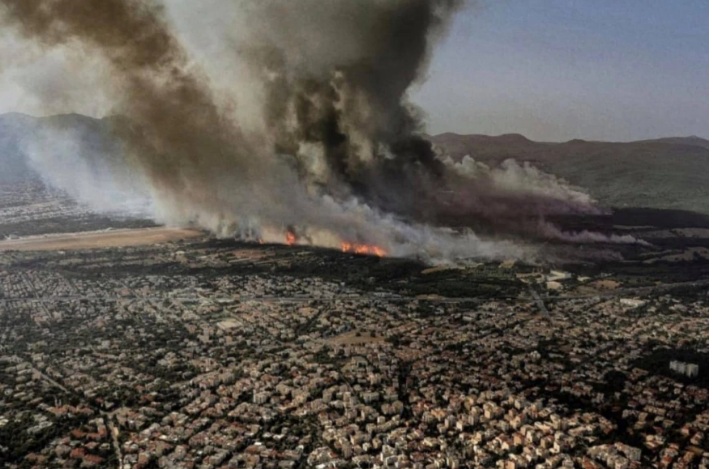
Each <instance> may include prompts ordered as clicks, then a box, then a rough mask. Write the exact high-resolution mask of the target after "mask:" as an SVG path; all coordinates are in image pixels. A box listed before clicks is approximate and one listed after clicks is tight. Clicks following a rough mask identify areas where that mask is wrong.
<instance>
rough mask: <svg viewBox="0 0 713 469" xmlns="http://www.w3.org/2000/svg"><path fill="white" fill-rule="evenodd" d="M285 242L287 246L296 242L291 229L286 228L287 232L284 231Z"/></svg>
mask: <svg viewBox="0 0 713 469" xmlns="http://www.w3.org/2000/svg"><path fill="white" fill-rule="evenodd" d="M285 242H286V243H287V244H288V245H289V246H292V245H294V244H295V243H296V242H297V236H295V234H294V233H293V232H292V231H290V230H287V233H285Z"/></svg>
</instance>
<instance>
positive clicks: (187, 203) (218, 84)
mask: <svg viewBox="0 0 713 469" xmlns="http://www.w3.org/2000/svg"><path fill="white" fill-rule="evenodd" d="M199 3H200V2H182V3H180V2H176V3H172V2H169V3H166V4H163V3H162V2H160V1H159V0H105V1H102V2H75V1H72V0H55V1H52V2H47V1H44V0H4V2H3V7H4V8H3V9H1V10H0V22H1V23H2V25H3V28H4V30H8V31H9V34H11V33H14V34H15V35H16V39H17V40H18V41H27V43H28V50H30V49H31V50H35V49H37V48H44V49H50V48H55V49H59V50H60V51H61V52H62V53H64V54H65V55H66V56H67V57H75V58H76V59H77V60H76V63H74V64H73V67H72V70H73V71H74V70H76V73H78V74H79V73H81V74H91V73H98V72H97V70H102V73H104V75H102V80H97V83H100V84H101V85H99V86H101V89H100V90H96V91H97V93H99V92H101V94H102V95H103V96H106V99H107V100H108V101H109V102H110V103H111V112H112V113H114V114H117V115H119V116H120V117H115V118H111V119H107V120H105V122H106V123H107V124H109V125H110V126H111V128H112V132H113V134H112V135H113V137H114V138H115V139H117V140H118V141H119V142H120V143H121V144H120V145H119V147H120V148H121V151H122V152H123V153H122V155H121V156H120V157H117V158H116V161H115V162H114V163H113V165H114V166H123V167H125V168H128V169H127V170H126V171H125V172H127V173H128V174H131V175H132V177H130V178H126V179H130V180H131V181H132V183H135V181H143V182H142V184H145V185H146V187H145V191H144V192H145V194H146V197H149V198H150V199H151V200H150V203H149V204H147V205H148V206H150V207H151V210H152V211H153V213H152V214H153V217H154V218H155V219H156V221H158V222H170V223H172V224H192V225H198V226H201V227H203V228H206V229H208V230H211V231H213V232H214V233H216V234H218V235H219V236H226V237H239V238H240V237H242V238H244V239H252V240H258V239H266V238H265V233H266V232H267V231H277V232H280V235H279V240H280V242H284V243H286V244H295V243H297V242H298V241H299V242H300V243H306V244H314V245H319V246H325V247H331V248H335V249H339V247H340V246H341V249H342V250H343V251H347V252H356V253H360V254H371V255H376V256H383V255H386V253H387V252H388V253H389V255H390V256H391V255H393V256H416V255H417V256H420V257H423V254H424V253H428V256H429V257H434V258H439V259H444V258H447V259H458V258H462V257H490V258H506V257H518V258H524V257H528V256H530V255H532V248H531V246H530V245H529V244H528V242H527V241H526V240H527V239H529V238H537V239H559V240H566V239H576V240H577V242H580V241H582V240H583V239H585V238H586V239H592V240H595V241H599V240H600V238H597V237H596V236H593V235H592V234H585V235H582V236H572V235H571V234H569V233H567V234H565V233H562V232H561V231H559V230H558V229H557V228H556V227H553V226H552V225H550V224H546V223H542V220H543V219H544V218H545V217H548V216H550V215H557V214H570V213H595V212H596V211H597V209H596V208H595V207H593V206H592V205H591V203H590V201H589V200H586V199H582V198H577V197H570V194H568V193H565V194H564V195H562V194H561V193H558V192H553V193H549V192H547V191H538V192H533V191H528V190H527V189H526V188H518V187H516V188H513V187H509V186H507V185H504V184H503V183H502V181H501V180H500V179H503V178H500V179H498V178H497V177H496V176H497V175H496V176H493V175H492V174H485V173H477V174H475V173H473V172H472V171H466V170H465V169H464V168H455V167H454V166H453V165H452V164H449V163H448V161H449V160H448V159H447V158H443V157H442V156H441V155H438V154H436V152H435V151H434V149H433V148H432V146H431V144H430V143H429V142H428V140H426V139H425V138H424V136H423V135H422V134H421V128H422V123H421V121H420V117H419V115H418V113H416V112H414V110H413V109H414V108H413V106H411V105H410V104H409V103H408V99H407V92H408V90H409V88H410V87H411V85H412V84H413V83H414V82H415V81H417V80H418V79H420V78H421V77H422V76H423V73H424V71H425V70H426V68H427V65H428V59H429V58H430V53H431V50H432V46H433V42H434V40H435V39H437V38H438V37H440V36H441V35H442V33H443V32H444V30H445V29H446V27H447V25H448V23H449V20H450V18H451V17H452V15H453V14H454V12H456V11H457V10H458V8H459V7H460V6H461V4H462V3H463V2H462V1H459V0H386V1H384V0H363V1H359V2H355V1H351V0H341V1H326V0H302V1H300V2H282V1H275V0H266V1H260V2H255V1H251V0H239V1H227V0H225V1H221V0H216V1H213V2H211V3H210V7H206V6H204V5H202V4H200V5H198V4H199ZM197 22H198V23H200V24H197ZM201 47H202V48H203V49H201ZM18 50H19V49H18ZM87 57H91V58H92V60H93V61H92V60H90V61H88V60H86V58H87ZM97 63H98V64H101V66H100V67H96V66H95V65H96V64H97ZM226 70H228V71H230V72H231V73H232V72H234V76H230V77H229V79H226ZM228 75H230V73H228ZM67 81H68V82H71V80H66V77H65V79H64V80H63V82H67ZM58 86H59V85H58ZM60 88H61V87H60ZM58 94H61V89H60V90H58ZM57 98H58V99H59V98H60V96H57ZM77 99H79V98H77ZM69 104H70V105H71V104H72V103H69ZM75 139H76V136H74V135H71V134H68V133H67V132H65V131H64V130H62V129H58V130H57V133H56V134H55V135H53V145H42V146H41V147H39V148H35V150H36V153H41V154H42V155H39V156H37V155H35V156H36V158H35V159H36V160H37V161H56V160H57V158H52V155H50V156H49V157H45V156H46V155H44V153H47V152H53V151H60V150H55V149H54V148H70V149H71V148H75V147H76V145H75V143H76V142H75ZM63 141H64V142H68V144H67V145H55V144H54V142H63ZM79 144H82V142H80V143H79ZM50 147H51V148H50ZM55 166H56V165H55ZM466 169H467V168H466ZM107 171H110V172H111V171H113V169H109V170H107ZM504 179H507V178H504ZM68 180H70V181H71V180H72V178H69V179H68ZM70 184H71V183H70ZM101 189H102V188H97V190H101ZM131 190H132V191H134V192H136V190H135V188H134V187H133V186H132V187H131ZM85 193H87V192H86V191H85ZM444 194H447V195H444ZM88 197H89V198H91V196H88ZM285 226H299V227H301V229H302V227H305V228H304V231H305V233H307V232H309V236H306V235H304V236H303V233H302V231H300V233H299V235H298V234H297V233H296V232H295V231H293V230H288V231H287V233H284V231H283V230H281V229H280V228H279V227H285ZM453 226H458V227H468V230H462V229H459V230H453V229H450V228H449V227H453ZM246 233H249V235H248V236H245V234H246ZM354 239H358V240H360V241H359V242H358V243H356V242H350V241H346V240H354ZM605 242H606V240H605Z"/></svg>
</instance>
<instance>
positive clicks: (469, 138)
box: [431, 133, 708, 214]
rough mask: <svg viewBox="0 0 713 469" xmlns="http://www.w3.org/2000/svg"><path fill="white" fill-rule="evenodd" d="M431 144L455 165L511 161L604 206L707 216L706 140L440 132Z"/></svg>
mask: <svg viewBox="0 0 713 469" xmlns="http://www.w3.org/2000/svg"><path fill="white" fill-rule="evenodd" d="M431 140H432V141H433V143H434V144H435V145H436V146H437V147H440V148H441V149H442V150H443V151H445V152H446V153H448V154H449V155H450V156H451V158H453V159H454V160H455V161H461V160H462V159H463V157H465V155H470V156H471V158H473V159H474V160H476V161H481V162H483V163H486V164H488V165H489V166H495V165H498V164H500V163H501V162H502V161H504V160H506V159H508V158H512V159H515V160H517V161H520V162H524V161H528V162H530V163H532V164H533V165H535V166H537V167H538V168H540V169H542V170H544V171H547V172H549V173H552V174H555V175H556V176H559V177H561V178H564V179H566V180H567V181H569V182H570V183H572V184H574V185H577V186H579V187H581V188H583V189H585V190H586V191H587V192H588V193H590V194H591V195H592V196H593V197H594V198H596V199H597V200H598V201H599V202H600V203H601V204H602V205H605V206H609V207H648V208H659V209H679V210H691V211H694V212H698V213H706V214H707V213H708V141H707V140H704V139H701V138H697V137H685V138H663V139H658V140H644V141H638V142H626V143H618V142H617V143H614V142H589V141H584V140H571V141H569V142H564V143H544V142H533V141H531V140H528V139H527V138H526V137H523V136H522V135H517V134H506V135H502V136H499V137H490V136H486V135H477V134H476V135H458V134H454V133H444V134H440V135H436V136H433V137H431Z"/></svg>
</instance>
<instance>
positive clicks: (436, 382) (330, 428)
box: [0, 245, 709, 469]
mask: <svg viewBox="0 0 713 469" xmlns="http://www.w3.org/2000/svg"><path fill="white" fill-rule="evenodd" d="M281 252H282V251H281ZM307 255H310V254H309V253H307V254H300V253H299V252H295V253H289V254H284V255H280V254H279V253H275V252H272V251H270V250H269V249H267V248H265V249H263V250H262V251H261V250H259V249H257V250H255V252H249V250H243V251H240V250H238V251H235V250H234V249H233V250H231V251H229V252H228V251H226V250H221V249H212V248H208V247H201V246H200V245H196V246H191V245H182V246H179V247H177V246H175V245H168V246H154V247H144V248H131V249H128V248H127V249H122V250H98V251H92V252H78V253H69V252H68V253H46V254H39V253H2V254H0V461H2V462H3V463H4V464H5V465H6V466H7V467H38V468H39V467H47V466H59V467H120V468H144V467H156V466H158V467H165V468H240V467H249V468H298V467H320V468H332V467H345V468H346V467H383V468H390V467H393V468H397V467H401V468H403V467H410V468H424V469H425V468H429V469H431V468H461V467H474V468H475V467H496V468H531V467H536V468H555V467H571V468H580V467H581V468H616V469H620V468H643V467H661V468H688V467H700V468H703V467H708V458H709V453H708V446H707V445H708V443H707V441H708V431H709V429H708V389H707V386H705V385H703V384H702V383H701V382H699V381H697V380H696V379H695V378H696V375H697V374H698V375H699V376H700V375H701V374H702V373H701V372H702V369H700V370H699V369H696V373H693V372H690V373H688V372H687V371H686V370H689V368H688V367H689V365H691V366H696V365H698V363H692V362H691V361H688V362H686V361H681V360H682V359H679V358H678V356H677V355H676V354H677V353H679V351H684V350H685V351H686V353H688V354H689V356H690V354H695V353H702V352H707V349H708V306H707V304H705V303H704V302H701V301H686V300H681V299H679V298H677V297H675V296H672V295H669V294H666V293H665V292H661V293H657V292H653V293H649V294H647V295H645V296H636V295H632V294H631V292H627V295H629V297H630V298H633V299H635V300H636V302H635V303H632V302H622V301H620V298H619V297H617V296H614V295H612V296H601V297H600V296H582V295H578V296H576V297H575V296H572V297H570V298H568V297H567V296H566V286H567V282H565V281H564V280H568V278H564V277H562V276H560V277H558V279H556V280H552V279H550V280H547V281H549V282H553V281H557V282H561V284H562V285H563V287H562V289H560V294H561V296H559V297H547V296H546V291H545V289H543V297H544V300H543V299H542V298H540V297H538V298H537V299H535V298H533V296H532V295H531V294H530V291H531V288H533V287H532V285H527V284H524V283H523V294H522V295H521V296H520V297H519V298H518V299H503V300H494V299H491V300H483V301H479V302H476V301H473V300H472V299H468V300H467V301H466V300H463V301H459V300H458V299H448V298H440V297H437V296H431V297H423V298H417V297H410V296H404V295H399V294H396V293H393V292H385V291H378V288H377V289H376V290H375V291H362V290H360V289H357V288H355V287H353V286H350V283H349V282H348V281H345V280H343V279H340V278H338V277H336V276H334V277H330V276H328V275H322V276H320V275H319V272H314V273H312V274H310V275H292V274H286V273H284V272H285V271H289V269H283V268H271V266H275V265H278V266H279V265H282V266H283V267H284V265H285V263H287V262H299V260H300V259H301V258H304V257H305V256H307ZM300 256H302V257H300ZM70 267H71V268H70ZM563 279H564V280H563ZM632 304H633V305H634V306H632ZM654 350H659V351H660V350H670V356H666V357H664V358H661V359H658V358H657V357H650V356H649V355H650V354H651V352H652V351H654ZM679 362H680V363H679ZM679 369H683V370H684V372H683V373H682V374H681V373H679V372H678V370H679ZM690 369H691V370H693V368H690ZM672 371H673V372H675V373H672Z"/></svg>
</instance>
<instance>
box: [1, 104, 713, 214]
mask: <svg viewBox="0 0 713 469" xmlns="http://www.w3.org/2000/svg"><path fill="white" fill-rule="evenodd" d="M116 122H117V121H116V120H114V121H110V120H109V119H93V118H90V117H86V116H82V115H78V114H66V115H60V116H52V117H43V118H35V117H31V116H27V115H24V114H17V113H10V114H3V115H0V183H2V182H3V181H5V182H7V181H15V180H22V179H27V178H32V176H33V174H34V171H33V170H32V169H31V168H32V167H33V163H34V164H35V165H37V164H38V163H37V161H35V162H33V161H28V158H26V157H25V155H24V153H23V143H26V142H32V143H33V144H34V145H35V146H36V148H37V147H38V146H39V148H40V149H41V150H42V151H41V152H40V153H41V154H42V155H43V161H42V162H41V163H40V164H41V165H42V166H43V167H44V168H45V169H47V168H49V170H50V171H49V173H50V176H52V175H60V174H62V175H63V174H65V173H68V171H67V170H68V169H70V168H72V169H70V171H69V172H70V174H67V175H66V176H67V177H70V176H72V175H71V171H76V170H78V169H79V168H80V167H81V169H82V170H83V171H84V172H83V174H86V175H88V176H87V177H90V179H96V178H97V175H101V174H109V173H110V174H112V178H114V179H117V178H119V179H122V180H124V181H132V180H133V179H135V176H134V175H133V174H132V173H131V171H130V170H129V168H128V167H127V165H126V163H125V161H123V156H122V152H121V150H120V148H119V146H118V143H117V141H116V139H114V138H112V137H111V132H110V127H111V123H116ZM58 135H71V137H72V138H71V141H72V142H81V144H79V145H74V144H73V145H71V146H66V145H65V146H62V145H57V142H58V138H57V136H58ZM431 139H432V141H433V142H434V144H435V145H436V146H437V147H439V148H441V149H442V150H443V151H445V152H446V153H447V154H448V155H450V157H451V158H452V159H454V160H455V161H461V160H462V159H463V157H464V156H465V155H470V156H471V157H472V158H473V159H475V160H476V161H481V162H483V163H485V164H487V165H489V166H491V167H492V166H497V165H499V164H500V163H502V162H503V161H504V160H506V159H509V158H512V159H515V160H517V161H520V162H523V161H528V162H530V163H532V164H533V165H535V166H537V167H538V168H540V169H542V170H544V171H546V172H548V173H552V174H554V175H556V176H558V177H561V178H564V179H566V180H567V181H569V182H570V183H571V184H573V185H576V186H579V187H581V188H583V189H584V190H585V191H586V192H588V193H590V194H591V195H592V196H593V197H594V198H595V199H597V200H598V201H599V202H600V203H601V204H602V205H604V206H608V207H645V208H657V209H676V210H690V211H694V212H698V213H704V214H707V213H708V141H707V140H704V139H701V138H698V137H674V138H661V139H656V140H643V141H638V142H626V143H613V142H595V141H591V142H590V141H584V140H571V141H569V142H564V143H546V142H534V141H532V140H529V139H527V138H526V137H524V136H522V135H519V134H505V135H501V136H497V137H491V136H486V135H459V134H454V133H444V134H440V135H436V136H433V137H431ZM60 140H61V139H60ZM76 176H77V174H75V175H74V176H73V177H74V178H75V183H76V182H77V181H76ZM49 179H50V180H52V179H55V178H53V177H50V178H49ZM65 182H66V181H65Z"/></svg>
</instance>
